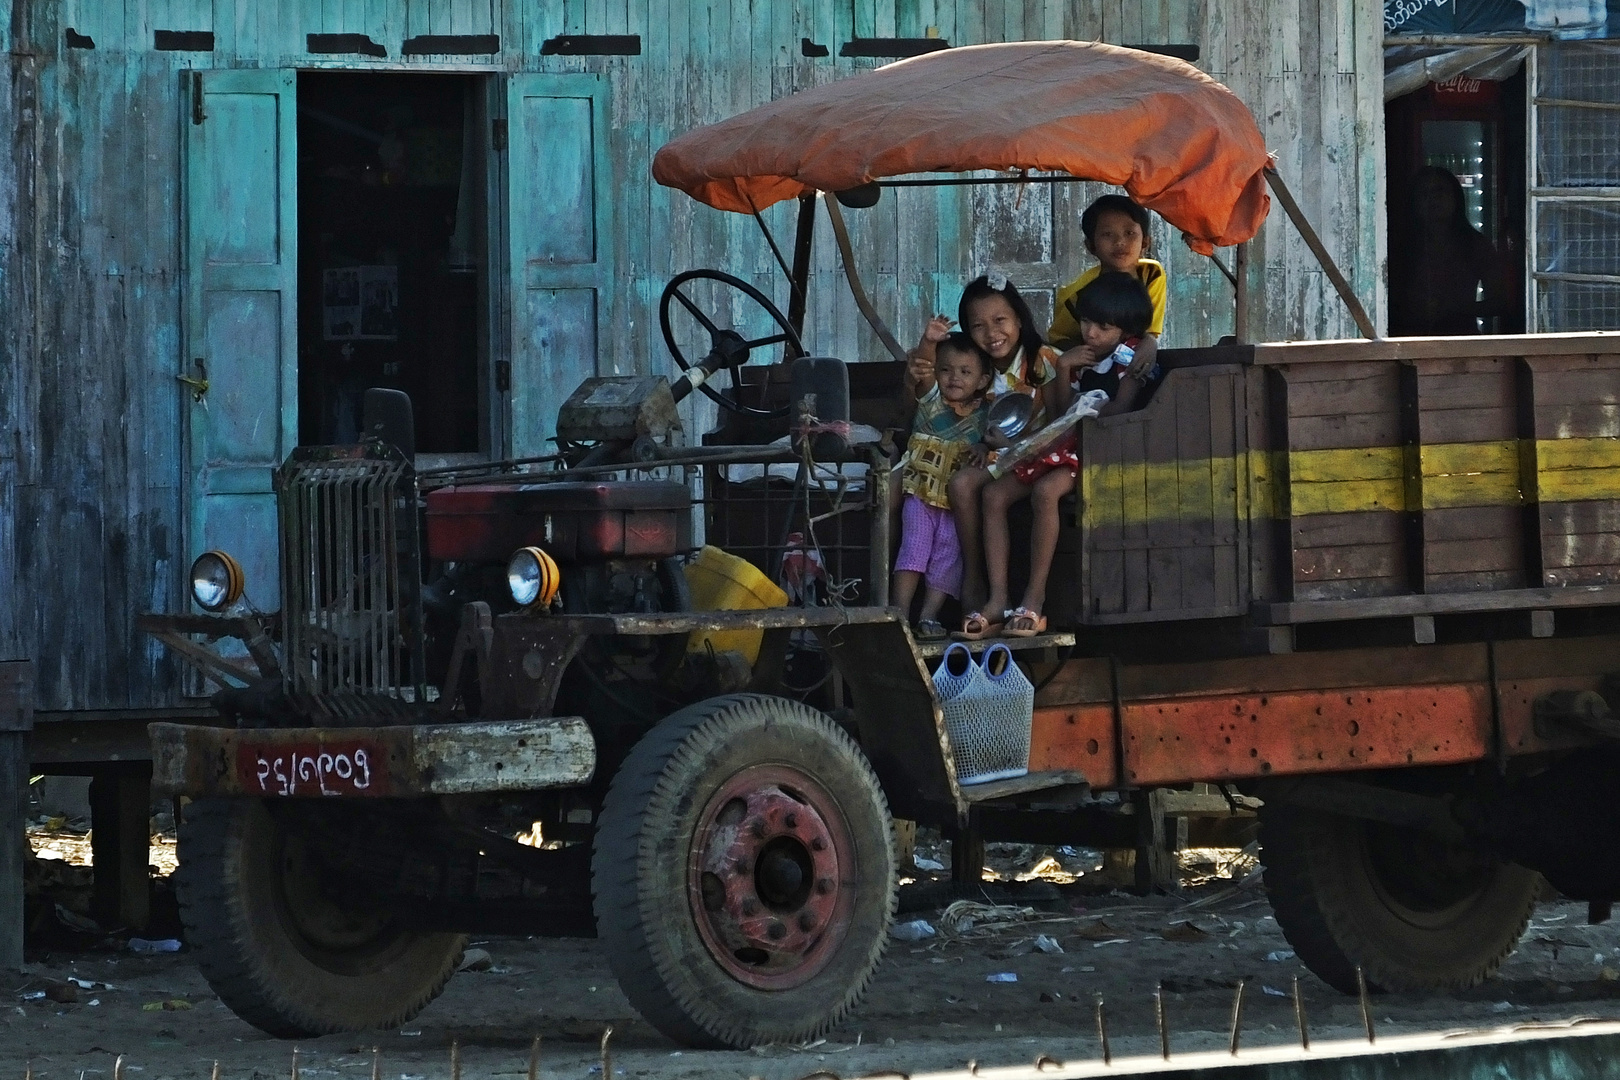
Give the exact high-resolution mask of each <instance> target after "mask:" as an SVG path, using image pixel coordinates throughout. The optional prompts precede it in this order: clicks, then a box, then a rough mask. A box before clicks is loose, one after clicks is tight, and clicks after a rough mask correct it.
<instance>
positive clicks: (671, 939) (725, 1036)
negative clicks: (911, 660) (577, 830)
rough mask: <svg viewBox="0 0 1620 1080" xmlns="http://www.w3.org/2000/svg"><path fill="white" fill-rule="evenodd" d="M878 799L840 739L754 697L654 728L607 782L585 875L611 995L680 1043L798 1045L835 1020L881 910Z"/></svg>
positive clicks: (885, 829)
mask: <svg viewBox="0 0 1620 1080" xmlns="http://www.w3.org/2000/svg"><path fill="white" fill-rule="evenodd" d="M892 842H893V841H892V836H891V832H890V820H889V810H888V804H887V801H886V800H885V799H884V797H883V791H882V789H881V788H880V787H879V786H878V781H877V777H876V776H875V775H873V773H872V769H871V766H870V765H869V764H868V763H867V761H866V758H865V756H864V755H863V754H862V753H861V751H860V748H859V747H858V746H856V745H855V743H854V741H853V740H851V739H850V737H849V736H848V735H847V734H845V733H844V732H843V731H842V730H841V729H840V728H839V727H838V726H837V725H836V724H834V723H833V722H832V721H830V720H828V719H827V718H826V717H825V716H823V715H821V714H820V713H819V712H816V711H815V710H814V709H811V708H809V707H807V706H805V705H802V704H800V703H798V702H795V701H788V700H786V699H783V698H776V697H766V696H763V695H759V694H735V695H731V696H728V697H721V698H714V699H711V700H709V701H704V702H700V703H698V704H696V705H693V706H690V707H688V708H686V709H682V710H681V711H679V712H677V713H674V714H672V715H671V716H669V717H666V718H665V719H664V720H663V721H662V722H660V723H659V724H658V726H657V727H655V728H653V730H652V731H651V732H649V733H648V735H647V736H646V737H645V738H644V739H642V741H641V742H640V743H638V744H637V745H636V747H635V749H634V750H632V751H631V753H630V756H629V757H628V758H627V759H626V760H625V763H624V765H623V766H622V767H621V768H620V769H619V772H618V774H617V775H616V776H615V777H614V778H613V783H612V786H611V787H610V788H609V790H608V794H607V799H606V801H605V803H604V805H603V808H602V816H601V820H600V821H599V823H598V827H597V832H596V846H595V852H594V858H593V861H592V868H591V869H592V887H593V891H594V892H595V897H596V920H597V935H598V937H599V938H600V939H601V942H602V945H603V948H604V951H605V952H606V954H607V958H608V962H609V964H610V965H611V966H612V968H613V971H614V974H615V975H616V976H617V977H618V980H619V985H620V986H621V987H622V988H623V990H624V992H625V995H626V996H627V997H628V998H629V999H630V1002H631V1004H633V1005H634V1006H635V1007H636V1008H637V1009H638V1010H639V1011H640V1012H641V1015H642V1016H644V1017H646V1019H647V1020H648V1021H649V1022H650V1023H651V1024H652V1025H653V1026H654V1027H656V1028H658V1030H660V1031H662V1032H663V1033H664V1034H666V1035H668V1036H669V1037H670V1038H672V1039H675V1040H676V1041H678V1042H682V1043H685V1044H687V1045H691V1046H709V1047H747V1046H755V1045H759V1044H762V1043H773V1042H804V1041H805V1040H807V1039H812V1038H815V1037H817V1036H819V1035H821V1034H823V1033H825V1032H826V1031H828V1030H829V1029H830V1028H832V1027H833V1026H834V1025H835V1024H837V1023H838V1022H839V1021H840V1020H842V1019H843V1018H844V1017H845V1016H846V1015H847V1014H848V1013H849V1012H850V1010H851V1009H853V1008H854V1007H855V1005H856V1003H857V1002H858V1001H859V1000H860V998H861V995H862V994H863V993H864V992H865V989H866V985H867V983H868V982H869V981H870V979H871V977H872V973H873V972H874V971H875V970H876V968H877V965H878V961H879V960H880V959H881V958H882V955H883V948H884V945H885V944H886V942H887V939H888V932H889V922H890V919H891V918H892V916H893V912H894V902H895V871H894V853H893V850H892Z"/></svg>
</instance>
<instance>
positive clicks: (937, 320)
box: [922, 315, 956, 345]
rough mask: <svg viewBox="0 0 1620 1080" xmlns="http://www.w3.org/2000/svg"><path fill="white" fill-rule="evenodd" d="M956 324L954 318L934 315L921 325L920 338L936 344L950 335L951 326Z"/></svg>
mask: <svg viewBox="0 0 1620 1080" xmlns="http://www.w3.org/2000/svg"><path fill="white" fill-rule="evenodd" d="M955 325H956V320H955V319H948V318H946V317H945V316H943V315H935V316H934V317H933V318H932V319H929V320H928V325H927V326H925V327H923V332H922V339H923V340H924V341H926V342H928V343H929V344H931V345H938V344H939V343H940V342H942V341H944V340H945V339H946V338H948V337H950V336H951V327H953V326H955Z"/></svg>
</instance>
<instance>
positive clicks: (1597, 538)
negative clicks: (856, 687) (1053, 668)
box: [1052, 334, 1620, 625]
mask: <svg viewBox="0 0 1620 1080" xmlns="http://www.w3.org/2000/svg"><path fill="white" fill-rule="evenodd" d="M1165 355H1166V358H1167V367H1169V368H1170V370H1169V371H1168V372H1167V375H1166V377H1165V379H1164V381H1163V383H1162V384H1161V385H1160V386H1159V387H1158V389H1157V391H1156V393H1155V395H1154V397H1153V399H1152V400H1151V401H1150V402H1149V404H1148V405H1147V406H1146V407H1145V408H1143V409H1141V410H1139V411H1137V412H1134V413H1129V414H1125V415H1121V416H1114V417H1107V418H1104V419H1101V420H1095V421H1087V422H1085V423H1084V424H1083V425H1082V449H1083V455H1084V461H1085V469H1084V472H1083V474H1082V476H1081V478H1080V481H1079V490H1078V495H1079V499H1078V501H1077V509H1076V519H1075V520H1074V522H1073V531H1071V532H1069V533H1068V534H1067V535H1066V536H1065V538H1064V540H1063V541H1062V542H1061V543H1060V547H1059V555H1058V559H1059V565H1058V568H1057V572H1056V573H1054V575H1053V580H1054V583H1057V587H1056V588H1055V590H1054V591H1055V592H1056V593H1058V594H1059V595H1056V596H1054V598H1053V603H1052V609H1053V613H1054V614H1055V615H1057V616H1058V620H1059V621H1060V622H1063V623H1066V624H1071V625H1076V624H1090V625H1107V624H1117V623H1133V622H1151V621H1159V620H1166V619H1210V618H1223V617H1228V616H1235V615H1246V616H1249V617H1251V618H1252V619H1253V621H1254V622H1256V623H1259V624H1262V625H1265V624H1288V623H1305V622H1321V621H1334V620H1340V619H1357V618H1372V617H1379V616H1398V615H1422V614H1435V613H1442V614H1444V613H1454V612H1471V611H1499V610H1514V609H1541V608H1559V607H1591V606H1602V605H1612V604H1620V334H1588V335H1547V336H1536V337H1499V338H1484V337H1481V338H1472V339H1469V338H1446V339H1440V338H1434V339H1403V340H1392V341H1355V342H1311V343H1299V344H1288V345H1259V346H1254V347H1253V348H1249V349H1235V348H1225V349H1213V350H1189V351H1186V352H1181V353H1168V352H1167V353H1166V354H1165Z"/></svg>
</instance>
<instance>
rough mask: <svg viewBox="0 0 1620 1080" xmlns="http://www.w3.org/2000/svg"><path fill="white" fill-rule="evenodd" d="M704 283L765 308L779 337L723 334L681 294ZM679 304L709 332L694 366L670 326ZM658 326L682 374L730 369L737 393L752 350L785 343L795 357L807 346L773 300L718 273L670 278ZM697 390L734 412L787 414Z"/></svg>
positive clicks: (706, 389) (705, 389)
mask: <svg viewBox="0 0 1620 1080" xmlns="http://www.w3.org/2000/svg"><path fill="white" fill-rule="evenodd" d="M704 280H707V281H717V282H719V283H720V284H722V285H727V286H730V287H731V288H733V289H736V290H737V291H738V292H740V293H742V294H743V295H744V296H746V297H748V299H750V300H752V301H753V302H754V303H756V304H758V305H759V306H760V307H762V308H764V309H765V314H767V315H769V316H770V317H771V319H772V320H773V321H774V322H775V323H776V325H777V326H778V327H780V328H781V330H782V332H781V333H780V334H770V335H768V336H766V337H761V338H753V339H748V338H744V337H743V336H742V335H741V334H739V333H737V331H735V330H732V329H729V328H727V329H724V330H722V329H721V328H720V327H718V326H716V325H715V324H714V320H713V319H711V318H709V317H708V316H707V315H705V314H704V313H703V310H702V309H701V308H699V307H698V306H697V304H696V303H694V302H693V301H692V298H691V297H689V296H687V295H686V293H684V292H682V291H681V287H682V286H683V285H685V284H687V283H688V282H691V281H704ZM677 301H678V302H679V303H680V305H681V306H682V307H684V308H685V309H686V310H687V311H689V312H691V313H692V317H693V318H695V319H696V320H697V321H698V322H699V323H700V324H702V326H703V329H704V330H706V331H708V334H709V352H708V354H707V355H706V356H704V357H703V359H701V360H699V361H698V362H697V364H695V365H694V364H693V363H692V362H691V361H689V360H688V359H687V358H686V355H685V354H684V353H682V352H681V348H680V346H679V345H677V344H675V331H674V327H673V326H671V324H670V318H669V316H670V310H671V309H670V305H671V303H673V302H677ZM658 324H659V326H660V327H661V328H662V329H663V331H664V344H665V345H667V346H669V354H670V355H671V356H673V357H674V358H675V362H676V363H677V364H679V365H680V367H681V370H682V371H691V370H692V368H693V367H694V366H695V367H698V368H701V369H703V370H704V371H706V372H708V373H710V374H712V373H714V372H715V371H718V370H719V369H720V368H727V369H729V370H730V372H731V385H732V387H733V389H735V390H737V391H741V389H742V377H741V375H740V374H739V373H738V371H737V369H738V368H740V367H742V366H743V365H744V364H746V363H748V352H749V350H750V349H757V348H760V347H761V346H765V345H775V344H778V343H779V342H784V341H785V342H787V344H788V345H789V346H790V347H791V348H792V349H793V350H794V353H795V355H798V356H803V355H805V348H804V343H803V342H801V341H800V340H799V335H798V334H797V333H796V332H795V331H794V329H793V326H792V324H791V323H789V322H788V321H787V318H786V317H785V316H784V315H783V314H782V313H781V311H779V310H777V307H776V305H775V304H773V303H771V298H770V297H768V296H766V295H765V294H764V293H762V292H760V291H759V290H758V289H756V288H754V287H753V286H752V285H750V284H749V283H748V282H746V281H743V280H742V279H741V278H735V277H732V276H731V275H730V274H724V273H721V272H720V271H719V270H688V271H686V272H685V273H684V274H676V275H675V276H674V277H673V278H671V279H670V281H669V284H668V285H665V286H664V294H663V295H662V296H661V297H659V298H658ZM698 389H699V390H702V391H703V392H704V393H705V394H707V395H709V398H710V399H711V400H713V401H714V402H715V403H716V404H718V405H721V406H723V407H724V408H727V409H731V410H732V411H734V412H739V413H744V414H748V415H752V416H765V417H772V418H775V417H781V416H786V415H787V414H788V406H786V405H783V406H781V407H780V408H776V409H757V408H754V407H753V406H751V405H744V404H743V403H742V402H740V401H736V400H734V399H732V398H728V397H726V396H725V395H724V394H721V393H720V392H719V391H717V390H715V389H714V388H713V387H711V386H709V384H708V383H704V384H702V385H701V386H699V387H698Z"/></svg>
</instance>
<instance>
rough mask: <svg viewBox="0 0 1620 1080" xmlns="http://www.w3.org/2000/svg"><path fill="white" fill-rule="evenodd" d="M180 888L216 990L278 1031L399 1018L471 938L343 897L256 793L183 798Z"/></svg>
mask: <svg viewBox="0 0 1620 1080" xmlns="http://www.w3.org/2000/svg"><path fill="white" fill-rule="evenodd" d="M179 856H180V868H179V872H178V875H177V879H176V892H177V893H178V896H179V900H180V917H181V921H182V923H183V924H184V926H185V931H186V942H187V944H189V945H190V946H191V947H192V948H193V949H195V950H196V952H197V966H198V967H199V968H200V969H201V970H202V973H203V977H204V978H206V979H207V980H208V985H209V986H211V987H212V988H213V990H214V992H215V993H217V994H218V995H219V999H220V1000H221V1001H222V1002H224V1003H225V1005H226V1006H227V1007H228V1008H230V1010H231V1011H232V1012H234V1013H236V1015H237V1016H240V1017H241V1018H242V1019H243V1020H246V1021H247V1022H248V1023H250V1024H252V1025H253V1026H254V1027H256V1028H258V1029H260V1030H261V1031H265V1032H268V1033H269V1034H271V1035H276V1036H279V1037H281V1038H298V1037H307V1036H314V1035H326V1034H331V1033H333V1032H339V1031H359V1030H363V1029H366V1028H387V1027H398V1026H399V1025H400V1024H402V1023H404V1022H405V1021H406V1020H409V1019H410V1018H411V1017H413V1016H415V1015H416V1014H417V1013H419V1012H421V1011H422V1009H423V1008H424V1007H425V1006H426V1005H427V1004H428V1002H430V1001H432V1000H433V999H434V998H436V997H438V996H439V992H440V991H441V990H443V989H444V984H445V983H446V982H448V981H449V979H450V976H451V975H453V974H455V970H456V965H457V964H459V963H460V962H461V950H462V946H463V945H464V944H465V943H466V938H465V936H463V935H460V934H444V933H426V932H422V931H415V930H409V929H406V928H404V927H401V926H399V925H398V924H397V923H396V921H395V920H394V919H393V918H391V917H390V916H389V915H387V914H386V913H383V912H380V911H368V910H364V909H360V908H353V907H349V906H347V905H343V906H340V905H339V904H337V903H336V902H334V901H333V900H332V899H331V897H330V895H329V894H328V890H327V889H326V888H325V886H326V885H328V884H329V883H327V882H324V881H323V880H322V875H321V873H320V869H319V866H318V865H317V864H316V862H315V861H314V859H313V858H312V857H311V856H310V855H309V853H308V852H307V851H306V850H305V847H304V845H303V843H302V842H301V841H300V839H299V838H298V837H297V836H296V835H294V834H291V833H289V832H288V831H287V830H285V829H283V828H281V827H280V826H279V825H278V824H277V823H276V821H275V819H274V818H273V817H271V815H270V813H269V811H268V810H267V809H266V808H265V806H264V804H263V803H262V802H261V801H259V800H257V799H206V800H199V801H197V802H193V803H191V804H190V805H189V806H187V807H186V809H185V815H184V820H183V822H182V824H181V827H180V844H179Z"/></svg>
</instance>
